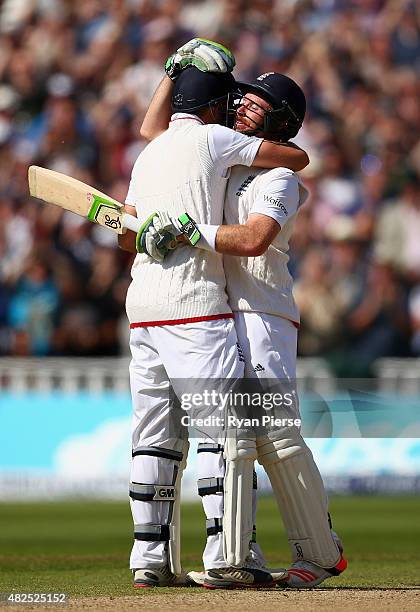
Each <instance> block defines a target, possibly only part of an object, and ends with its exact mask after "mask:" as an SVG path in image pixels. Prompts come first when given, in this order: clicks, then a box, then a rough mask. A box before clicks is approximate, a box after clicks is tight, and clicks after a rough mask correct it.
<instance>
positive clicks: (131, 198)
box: [125, 175, 136, 207]
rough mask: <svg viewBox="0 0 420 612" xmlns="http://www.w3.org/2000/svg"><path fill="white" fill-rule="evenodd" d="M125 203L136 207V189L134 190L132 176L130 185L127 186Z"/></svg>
mask: <svg viewBox="0 0 420 612" xmlns="http://www.w3.org/2000/svg"><path fill="white" fill-rule="evenodd" d="M125 203H126V204H128V205H129V206H134V207H135V206H136V188H135V180H134V177H133V175H131V179H130V184H129V186H128V191H127V196H126V198H125Z"/></svg>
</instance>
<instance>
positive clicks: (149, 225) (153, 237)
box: [136, 211, 201, 262]
mask: <svg viewBox="0 0 420 612" xmlns="http://www.w3.org/2000/svg"><path fill="white" fill-rule="evenodd" d="M200 238H201V234H200V231H199V229H198V227H197V224H196V222H195V221H194V219H192V218H191V217H190V215H189V214H188V213H186V212H185V213H183V214H182V215H180V216H179V217H178V218H177V219H176V218H174V217H171V216H170V215H169V214H168V213H167V212H165V211H157V212H154V213H153V214H151V215H150V217H148V218H147V219H146V221H145V222H144V223H143V225H142V226H141V228H140V230H139V231H138V233H137V237H136V249H137V252H138V253H147V255H149V257H151V258H152V259H154V260H155V261H159V262H162V261H163V260H164V259H165V257H166V256H167V255H168V254H169V253H170V252H171V251H173V250H174V249H176V248H178V247H179V246H180V245H181V244H186V245H189V246H196V245H197V242H198V241H199V240H200Z"/></svg>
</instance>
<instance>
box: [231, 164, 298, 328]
mask: <svg viewBox="0 0 420 612" xmlns="http://www.w3.org/2000/svg"><path fill="white" fill-rule="evenodd" d="M307 195H308V192H307V190H306V188H305V187H304V186H303V184H302V183H301V180H300V178H299V177H298V176H297V175H296V174H295V173H294V172H292V170H289V169H287V168H275V169H274V170H260V169H258V168H245V167H244V166H237V167H236V168H234V169H233V170H232V173H231V176H230V179H229V185H228V189H227V193H226V200H225V223H226V224H238V223H239V224H244V223H246V220H247V219H248V216H249V215H250V214H252V213H260V214H263V215H267V216H269V217H271V218H273V219H274V220H275V221H277V223H278V224H279V225H280V226H281V231H280V232H279V233H278V235H277V236H276V238H275V239H274V241H273V242H272V244H271V245H270V246H269V247H268V249H267V251H266V252H265V253H264V254H263V255H260V256H259V257H236V256H233V255H224V256H223V260H224V268H225V275H226V283H227V292H228V296H229V304H230V306H231V308H232V310H233V311H249V312H264V313H267V314H272V315H278V316H281V317H284V318H286V319H290V320H291V321H294V322H295V323H298V322H299V311H298V308H297V306H296V303H295V300H294V298H293V279H292V277H291V275H290V273H289V271H288V268H287V262H288V260H289V256H288V254H287V252H288V250H289V240H290V237H291V235H292V232H293V226H294V223H295V219H296V215H297V211H298V208H299V206H300V205H301V204H303V203H304V202H305V200H306V198H307Z"/></svg>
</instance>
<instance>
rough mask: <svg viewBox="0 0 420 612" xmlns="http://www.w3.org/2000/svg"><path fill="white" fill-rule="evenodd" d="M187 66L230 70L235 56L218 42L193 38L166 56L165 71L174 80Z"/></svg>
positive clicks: (218, 70) (219, 70) (210, 70)
mask: <svg viewBox="0 0 420 612" xmlns="http://www.w3.org/2000/svg"><path fill="white" fill-rule="evenodd" d="M189 66H195V68H198V69H199V70H201V71H202V72H232V70H233V68H234V66H235V58H234V56H233V53H232V52H231V51H229V49H227V48H226V47H224V46H223V45H220V44H219V43H216V42H213V41H212V40H207V39H206V38H193V39H192V40H190V41H188V42H187V43H185V45H182V47H180V48H179V49H178V50H177V51H176V53H174V54H173V55H171V56H170V57H168V59H167V60H166V64H165V72H166V74H167V75H168V77H169V78H170V79H172V80H173V81H175V80H176V79H177V77H178V76H179V75H180V74H181V72H182V71H183V70H184V69H185V68H188V67H189Z"/></svg>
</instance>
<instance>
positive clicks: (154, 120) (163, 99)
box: [140, 75, 174, 140]
mask: <svg viewBox="0 0 420 612" xmlns="http://www.w3.org/2000/svg"><path fill="white" fill-rule="evenodd" d="M173 88H174V83H173V81H171V79H170V78H169V77H167V76H166V75H165V76H164V77H163V79H162V80H161V82H160V83H159V85H158V87H157V89H156V91H155V93H154V95H153V98H152V101H151V102H150V106H149V108H148V110H147V113H146V115H145V117H144V119H143V123H142V125H141V128H140V135H141V136H143V138H146V140H153V139H154V138H156V137H157V136H159V135H160V134H162V132H164V131H165V130H166V129H167V127H168V125H169V121H170V119H171V114H172V112H171V98H172V91H173Z"/></svg>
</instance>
